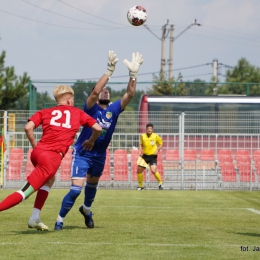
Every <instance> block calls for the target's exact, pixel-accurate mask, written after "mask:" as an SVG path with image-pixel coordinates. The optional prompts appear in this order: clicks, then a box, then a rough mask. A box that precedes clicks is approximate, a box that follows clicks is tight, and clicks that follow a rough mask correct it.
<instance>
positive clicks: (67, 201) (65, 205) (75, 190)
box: [54, 185, 82, 231]
mask: <svg viewBox="0 0 260 260" xmlns="http://www.w3.org/2000/svg"><path fill="white" fill-rule="evenodd" d="M81 190H82V186H78V185H71V187H70V191H69V193H68V194H67V195H66V196H65V197H64V198H63V201H62V203H61V209H60V213H59V215H58V217H57V221H56V223H55V225H54V230H56V231H59V230H62V228H63V222H64V219H65V217H66V215H67V214H68V213H69V211H70V210H71V208H72V207H73V205H74V203H75V201H76V199H77V197H78V196H79V195H80V193H81Z"/></svg>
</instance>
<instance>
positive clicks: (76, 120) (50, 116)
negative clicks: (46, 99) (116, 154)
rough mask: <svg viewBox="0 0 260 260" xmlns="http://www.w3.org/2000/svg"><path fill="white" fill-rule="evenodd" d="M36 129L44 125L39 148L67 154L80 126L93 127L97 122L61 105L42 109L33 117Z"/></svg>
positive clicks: (76, 110) (30, 119)
mask: <svg viewBox="0 0 260 260" xmlns="http://www.w3.org/2000/svg"><path fill="white" fill-rule="evenodd" d="M28 121H33V122H34V124H35V128H37V127H38V126H39V125H42V130H43V133H42V137H41V140H40V141H39V143H38V144H37V145H36V147H37V148H39V149H43V150H46V151H54V152H58V153H60V152H61V153H62V154H63V155H65V154H66V152H67V150H68V149H69V147H70V145H71V144H72V143H73V142H74V138H75V135H76V134H77V132H78V130H79V128H80V126H85V127H92V126H93V125H94V124H95V123H96V120H95V119H94V118H92V117H90V116H89V115H87V114H86V113H85V112H84V111H82V110H80V109H79V108H77V107H73V106H67V105H61V106H56V107H52V108H46V109H42V110H40V111H38V112H36V113H35V114H34V115H33V116H31V117H30V118H29V119H28Z"/></svg>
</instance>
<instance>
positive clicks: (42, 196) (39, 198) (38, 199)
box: [34, 189, 49, 210]
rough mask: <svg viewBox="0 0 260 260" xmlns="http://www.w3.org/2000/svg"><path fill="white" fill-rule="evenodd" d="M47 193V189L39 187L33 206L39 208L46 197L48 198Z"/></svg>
mask: <svg viewBox="0 0 260 260" xmlns="http://www.w3.org/2000/svg"><path fill="white" fill-rule="evenodd" d="M48 195H49V192H48V191H46V190H41V189H39V190H38V191H37V195H36V199H35V201H34V208H36V209H39V210H41V209H42V207H43V205H44V203H45V201H46V199H47V198H48Z"/></svg>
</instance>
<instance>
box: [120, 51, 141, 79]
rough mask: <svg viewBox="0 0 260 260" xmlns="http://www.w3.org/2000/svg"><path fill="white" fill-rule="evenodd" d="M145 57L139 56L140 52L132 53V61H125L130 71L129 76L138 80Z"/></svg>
mask: <svg viewBox="0 0 260 260" xmlns="http://www.w3.org/2000/svg"><path fill="white" fill-rule="evenodd" d="M143 61H144V60H143V57H142V54H139V52H136V53H134V52H133V53H132V61H131V62H129V61H128V60H126V59H125V60H124V64H125V65H126V67H127V68H128V69H129V76H130V77H131V78H132V79H136V77H137V72H138V70H139V67H140V66H141V65H142V63H143Z"/></svg>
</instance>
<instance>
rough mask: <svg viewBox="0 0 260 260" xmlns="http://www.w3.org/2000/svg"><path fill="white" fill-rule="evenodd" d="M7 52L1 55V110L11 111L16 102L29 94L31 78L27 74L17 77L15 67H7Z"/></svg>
mask: <svg viewBox="0 0 260 260" xmlns="http://www.w3.org/2000/svg"><path fill="white" fill-rule="evenodd" d="M5 57H6V52H5V51H2V54H1V55H0V97H1V98H0V109H11V108H14V107H15V102H16V101H17V100H18V99H19V98H20V97H24V96H25V95H26V94H27V93H28V87H27V85H28V82H29V80H30V77H29V76H28V75H27V73H24V74H23V76H20V77H18V76H16V75H15V70H14V67H5V66H4V64H5Z"/></svg>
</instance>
